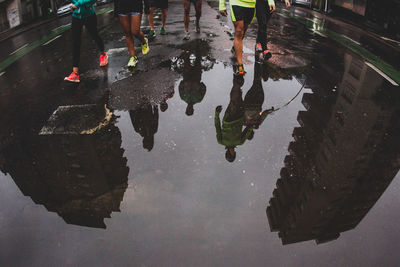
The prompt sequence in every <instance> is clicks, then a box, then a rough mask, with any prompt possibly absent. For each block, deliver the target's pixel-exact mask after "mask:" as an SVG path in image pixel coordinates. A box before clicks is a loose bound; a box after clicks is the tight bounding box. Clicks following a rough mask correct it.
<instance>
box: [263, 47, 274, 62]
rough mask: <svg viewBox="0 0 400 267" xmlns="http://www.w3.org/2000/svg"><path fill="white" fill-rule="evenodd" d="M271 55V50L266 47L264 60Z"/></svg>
mask: <svg viewBox="0 0 400 267" xmlns="http://www.w3.org/2000/svg"><path fill="white" fill-rule="evenodd" d="M271 57H272V54H271V52H270V51H269V50H268V49H265V50H264V51H263V59H264V60H268V59H270V58H271Z"/></svg>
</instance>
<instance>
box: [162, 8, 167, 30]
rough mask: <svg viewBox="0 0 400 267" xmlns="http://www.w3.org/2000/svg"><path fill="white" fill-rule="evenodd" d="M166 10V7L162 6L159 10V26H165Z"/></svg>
mask: <svg viewBox="0 0 400 267" xmlns="http://www.w3.org/2000/svg"><path fill="white" fill-rule="evenodd" d="M167 10H168V9H166V8H163V9H162V10H161V27H162V28H165V22H166V21H167Z"/></svg>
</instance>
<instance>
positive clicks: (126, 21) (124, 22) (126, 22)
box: [119, 16, 135, 57]
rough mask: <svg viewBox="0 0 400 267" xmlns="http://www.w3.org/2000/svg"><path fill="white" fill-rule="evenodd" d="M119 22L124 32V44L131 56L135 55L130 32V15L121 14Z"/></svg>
mask: <svg viewBox="0 0 400 267" xmlns="http://www.w3.org/2000/svg"><path fill="white" fill-rule="evenodd" d="M119 22H120V23H121V26H122V29H123V30H124V33H125V40H126V45H127V46H128V50H129V54H130V55H131V57H134V56H135V46H134V42H133V38H132V33H131V17H130V16H121V17H119Z"/></svg>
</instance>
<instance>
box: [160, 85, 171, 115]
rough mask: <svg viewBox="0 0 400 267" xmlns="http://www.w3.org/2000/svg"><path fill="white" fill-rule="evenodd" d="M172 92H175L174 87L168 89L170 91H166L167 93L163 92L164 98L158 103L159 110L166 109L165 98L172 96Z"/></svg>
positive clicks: (163, 110)
mask: <svg viewBox="0 0 400 267" xmlns="http://www.w3.org/2000/svg"><path fill="white" fill-rule="evenodd" d="M174 94H175V90H174V87H171V91H170V92H167V93H166V94H165V96H164V98H163V99H162V100H161V103H160V110H161V112H165V111H166V110H167V109H168V103H167V100H168V99H171V98H173V97H174Z"/></svg>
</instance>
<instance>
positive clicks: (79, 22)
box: [64, 0, 108, 82]
mask: <svg viewBox="0 0 400 267" xmlns="http://www.w3.org/2000/svg"><path fill="white" fill-rule="evenodd" d="M94 3H96V1H95V0H79V1H78V0H72V4H73V5H72V9H73V11H72V25H71V32H72V58H73V60H72V61H73V62H72V64H73V66H72V73H71V74H70V75H69V76H67V77H65V78H64V80H65V81H69V82H80V80H79V61H80V56H81V33H82V28H83V26H85V28H86V30H87V31H88V33H89V35H90V36H91V37H92V39H93V40H94V41H95V42H96V44H97V46H98V48H99V50H100V52H101V56H100V66H101V67H103V66H106V65H107V63H108V57H107V54H106V52H105V51H104V43H103V40H102V39H101V38H100V36H99V33H98V32H97V17H96V13H95V12H94V8H93V5H94Z"/></svg>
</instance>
